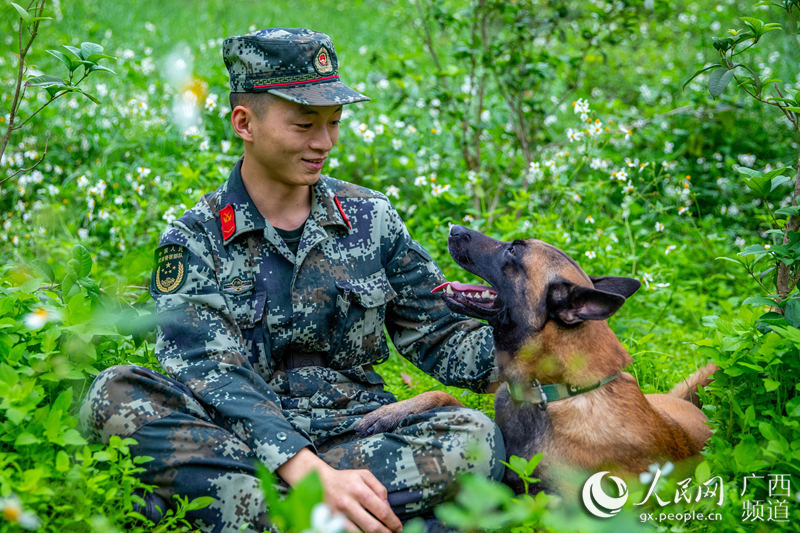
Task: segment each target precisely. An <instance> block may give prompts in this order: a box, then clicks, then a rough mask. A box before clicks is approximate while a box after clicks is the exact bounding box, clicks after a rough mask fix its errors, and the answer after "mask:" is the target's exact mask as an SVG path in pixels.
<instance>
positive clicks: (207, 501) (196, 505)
mask: <svg viewBox="0 0 800 533" xmlns="http://www.w3.org/2000/svg"><path fill="white" fill-rule="evenodd" d="M212 503H214V498H213V497H211V496H200V497H199V498H195V499H194V500H192V501H190V502H189V504H188V505H187V506H186V507H185V509H186V510H187V511H196V510H198V509H205V508H206V507H208V506H209V505H211V504H212Z"/></svg>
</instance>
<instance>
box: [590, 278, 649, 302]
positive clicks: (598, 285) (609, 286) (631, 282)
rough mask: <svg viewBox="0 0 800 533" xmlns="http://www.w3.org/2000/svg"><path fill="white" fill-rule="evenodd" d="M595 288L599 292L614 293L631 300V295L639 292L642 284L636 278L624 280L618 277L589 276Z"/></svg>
mask: <svg viewBox="0 0 800 533" xmlns="http://www.w3.org/2000/svg"><path fill="white" fill-rule="evenodd" d="M589 279H591V280H592V283H593V284H594V288H595V289H597V290H599V291H604V292H612V293H614V294H619V295H620V296H623V297H625V298H630V297H631V294H633V293H634V292H636V291H637V290H639V287H641V286H642V284H641V283H640V282H639V280H638V279H635V278H623V277H618V276H598V277H595V276H589Z"/></svg>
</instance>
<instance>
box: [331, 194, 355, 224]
mask: <svg viewBox="0 0 800 533" xmlns="http://www.w3.org/2000/svg"><path fill="white" fill-rule="evenodd" d="M333 201H334V202H336V207H338V208H339V214H340V215H342V219H344V223H345V224H347V227H348V228H350V229H353V226H351V225H350V220H348V218H347V215H345V214H344V209H342V204H341V203H340V202H339V198H338V197H337V196H336V195H334V196H333Z"/></svg>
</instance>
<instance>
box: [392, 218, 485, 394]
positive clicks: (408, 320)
mask: <svg viewBox="0 0 800 533" xmlns="http://www.w3.org/2000/svg"><path fill="white" fill-rule="evenodd" d="M382 229H383V237H382V242H383V245H384V248H383V249H384V250H385V251H386V255H385V257H386V259H385V263H384V264H385V265H386V273H387V277H388V278H389V283H390V284H391V285H392V288H393V289H394V290H395V292H397V297H396V298H395V299H394V300H392V301H391V302H390V303H389V308H388V309H387V315H386V327H387V330H388V331H389V335H390V336H391V338H392V342H394V345H395V346H396V347H397V350H398V351H399V352H400V353H401V354H403V356H404V357H406V358H407V359H408V360H409V361H411V362H412V363H413V364H414V365H415V366H417V367H418V368H420V369H421V370H422V371H424V372H426V373H428V374H430V375H432V376H434V377H435V378H436V379H438V380H439V381H441V382H442V383H444V384H445V385H455V386H458V387H464V388H468V389H471V390H473V391H475V392H485V391H486V389H487V387H488V386H489V384H490V383H492V382H494V381H496V380H497V377H496V376H497V370H496V363H495V352H494V341H493V338H492V328H491V327H490V326H488V325H486V324H484V323H483V322H480V321H478V320H475V319H472V318H468V317H465V316H463V315H458V314H455V313H453V312H452V311H450V309H449V308H448V307H447V306H446V305H445V304H444V301H443V300H442V298H441V296H440V295H439V294H431V290H432V289H433V288H434V287H436V286H437V285H441V284H442V283H444V282H445V281H446V280H445V278H444V275H443V274H442V271H441V270H440V269H439V266H438V265H437V264H436V262H435V261H433V259H431V257H430V256H429V255H428V253H427V252H426V251H425V250H424V249H423V248H422V246H420V245H419V244H418V243H417V242H416V241H414V240H413V239H411V236H410V235H409V233H408V230H407V229H406V227H405V224H403V222H402V220H401V219H400V216H399V215H398V213H397V211H395V209H394V208H393V207H391V205H389V207H388V209H387V211H386V213H385V217H384V223H383V228H382Z"/></svg>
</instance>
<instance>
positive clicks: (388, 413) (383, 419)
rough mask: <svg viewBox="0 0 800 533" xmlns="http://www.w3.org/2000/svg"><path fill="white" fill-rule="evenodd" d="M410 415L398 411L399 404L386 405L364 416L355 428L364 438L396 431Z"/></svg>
mask: <svg viewBox="0 0 800 533" xmlns="http://www.w3.org/2000/svg"><path fill="white" fill-rule="evenodd" d="M409 414H411V413H408V412H407V411H406V410H405V409H402V408H399V409H398V404H391V405H384V406H383V407H379V408H378V409H375V410H374V411H372V412H371V413H368V414H366V415H364V418H362V419H361V420H359V421H358V423H357V424H356V426H355V431H356V434H357V435H358V436H359V437H362V438H363V437H369V436H370V435H377V434H378V433H387V432H390V431H394V430H395V429H397V426H399V425H400V422H402V421H403V419H404V418H405V417H406V416H407V415H409Z"/></svg>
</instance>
